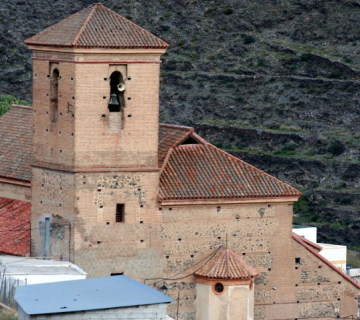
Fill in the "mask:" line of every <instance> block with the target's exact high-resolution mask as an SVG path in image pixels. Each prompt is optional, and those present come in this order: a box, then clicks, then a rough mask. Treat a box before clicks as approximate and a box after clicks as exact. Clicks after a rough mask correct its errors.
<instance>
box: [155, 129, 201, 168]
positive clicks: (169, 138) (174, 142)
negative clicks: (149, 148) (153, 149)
mask: <svg viewBox="0 0 360 320" xmlns="http://www.w3.org/2000/svg"><path fill="white" fill-rule="evenodd" d="M193 132H194V129H193V128H190V127H184V126H175V125H172V124H165V123H160V124H159V167H161V166H162V164H163V162H164V159H165V157H166V155H167V153H168V152H169V149H170V148H175V147H177V146H178V145H180V144H181V142H183V141H184V140H186V139H187V138H188V137H189V136H190V134H191V133H193Z"/></svg>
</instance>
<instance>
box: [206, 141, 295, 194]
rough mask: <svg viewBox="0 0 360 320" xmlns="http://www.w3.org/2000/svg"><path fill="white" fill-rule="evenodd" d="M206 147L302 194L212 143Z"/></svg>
mask: <svg viewBox="0 0 360 320" xmlns="http://www.w3.org/2000/svg"><path fill="white" fill-rule="evenodd" d="M204 146H211V147H212V148H213V149H217V150H219V151H220V152H221V153H223V154H224V155H226V156H228V157H231V158H232V159H234V160H236V161H240V162H241V163H243V164H245V165H246V166H249V167H250V168H252V169H253V170H254V171H255V172H258V173H260V174H263V175H266V176H267V177H269V178H270V179H272V180H275V181H277V182H278V183H280V184H281V185H283V186H285V187H288V188H291V189H293V190H295V191H297V192H298V193H299V196H300V195H301V194H302V193H301V192H300V191H299V190H297V189H296V188H294V187H292V186H290V185H289V184H287V183H285V182H283V181H281V180H279V179H277V178H275V177H274V176H272V175H270V174H268V173H266V172H265V171H262V170H260V169H258V168H256V167H254V166H253V165H251V164H249V163H247V162H245V161H244V160H241V159H240V158H237V157H235V156H233V155H232V154H230V153H228V152H226V151H224V150H222V149H220V148H217V147H215V146H214V145H212V144H211V143H208V144H206V145H204Z"/></svg>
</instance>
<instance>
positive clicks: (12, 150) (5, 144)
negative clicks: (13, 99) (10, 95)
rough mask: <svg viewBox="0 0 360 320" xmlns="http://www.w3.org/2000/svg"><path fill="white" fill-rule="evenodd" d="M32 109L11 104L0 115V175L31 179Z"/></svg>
mask: <svg viewBox="0 0 360 320" xmlns="http://www.w3.org/2000/svg"><path fill="white" fill-rule="evenodd" d="M32 117H33V110H32V108H31V107H27V106H17V105H13V106H12V107H11V109H10V110H9V111H8V112H7V113H5V114H4V115H3V116H1V117H0V136H1V139H0V177H6V178H12V179H18V180H26V181H30V180H31V168H30V165H31V163H32Z"/></svg>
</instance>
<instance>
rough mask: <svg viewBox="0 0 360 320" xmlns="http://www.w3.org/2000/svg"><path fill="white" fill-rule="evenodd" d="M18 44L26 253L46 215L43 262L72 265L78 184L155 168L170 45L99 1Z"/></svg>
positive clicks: (38, 245) (35, 244)
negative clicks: (29, 99)
mask: <svg viewBox="0 0 360 320" xmlns="http://www.w3.org/2000/svg"><path fill="white" fill-rule="evenodd" d="M25 43H26V44H27V45H28V46H29V49H31V50H32V51H33V109H34V135H33V141H34V150H33V151H34V153H33V154H34V159H33V161H34V162H33V183H32V189H33V199H34V201H33V204H32V225H33V226H34V230H33V233H32V254H33V255H41V254H42V252H43V251H44V248H43V247H44V245H45V244H44V237H45V234H46V232H45V231H44V225H45V218H46V217H50V218H51V232H50V238H51V239H50V246H51V248H50V255H53V256H56V257H58V258H63V259H70V260H72V259H73V257H72V252H73V251H74V247H76V244H75V243H74V241H76V236H77V235H76V231H74V229H76V226H74V223H75V220H76V217H79V216H81V215H82V214H84V217H82V218H84V219H86V215H85V213H83V212H81V210H80V207H81V205H80V204H79V203H77V201H81V200H82V199H81V197H80V196H79V195H78V192H79V185H80V184H81V185H85V184H86V183H87V182H86V181H78V180H79V179H80V177H82V178H81V179H85V180H87V179H90V180H91V177H90V176H91V173H95V172H97V173H99V172H103V173H105V172H117V171H129V170H130V171H131V172H139V173H140V172H141V173H142V172H149V171H151V172H153V171H154V172H155V171H156V170H158V116H159V82H160V81H159V80H160V62H161V61H160V56H161V54H162V53H164V52H165V51H166V48H167V47H168V44H166V43H165V42H164V41H162V40H160V39H159V38H157V37H155V36H154V35H152V34H151V33H149V32H147V31H146V30H144V29H142V28H140V27H138V26H137V25H135V24H134V23H132V22H130V21H128V20H127V19H125V18H123V17H122V16H120V15H118V14H117V13H115V12H112V11H111V10H109V9H107V8H105V7H104V6H102V5H101V4H94V5H91V6H90V7H87V8H85V9H83V10H82V11H80V12H78V13H76V14H74V15H72V16H70V17H69V18H67V19H65V20H63V21H61V22H59V23H57V24H55V25H54V26H52V27H49V28H48V29H46V30H44V31H42V32H40V33H38V34H36V35H35V36H33V37H32V38H30V39H28V40H26V41H25ZM143 177H144V179H146V178H145V177H146V174H145V175H143ZM93 179H95V180H96V179H97V178H93ZM93 189H94V190H92V191H97V190H98V189H99V188H98V187H97V186H95V185H94V186H93ZM97 192H99V191H97ZM114 201H115V200H114ZM116 201H117V200H116ZM122 201H123V200H122ZM113 207H114V208H115V205H114V206H113ZM114 210H115V209H114ZM98 219H100V218H98Z"/></svg>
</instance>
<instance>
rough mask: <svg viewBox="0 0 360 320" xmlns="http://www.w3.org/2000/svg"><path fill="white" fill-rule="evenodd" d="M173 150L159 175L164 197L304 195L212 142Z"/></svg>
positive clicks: (213, 197)
mask: <svg viewBox="0 0 360 320" xmlns="http://www.w3.org/2000/svg"><path fill="white" fill-rule="evenodd" d="M170 152H171V154H170V155H169V156H168V159H167V161H166V162H164V164H163V168H162V172H161V175H160V192H159V195H160V199H161V200H176V199H224V198H253V197H286V196H300V195H301V193H300V192H299V191H298V190H296V189H294V188H292V187H290V186H289V185H287V184H285V183H283V182H281V181H280V180H278V179H276V178H274V177H272V176H270V175H268V174H266V173H265V172H263V171H261V170H258V169H256V168H254V167H253V166H251V165H249V164H247V163H246V162H244V161H242V160H240V159H238V158H235V157H234V156H232V155H230V154H228V153H226V152H225V151H222V150H220V149H218V148H216V147H214V146H213V145H210V144H206V145H202V144H189V145H180V146H178V147H176V148H174V149H171V150H170ZM170 152H169V153H170Z"/></svg>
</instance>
